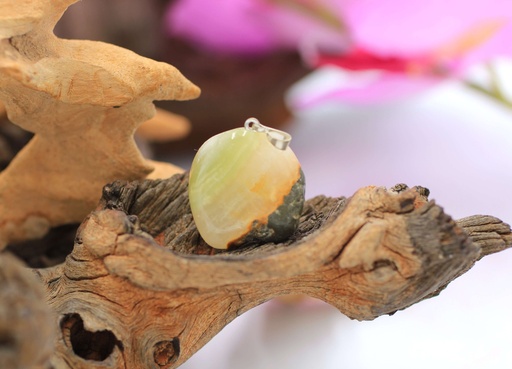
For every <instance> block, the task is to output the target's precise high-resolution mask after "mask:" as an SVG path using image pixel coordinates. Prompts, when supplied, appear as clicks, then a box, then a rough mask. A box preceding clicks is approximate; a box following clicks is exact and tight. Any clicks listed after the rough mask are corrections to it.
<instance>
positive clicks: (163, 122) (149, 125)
mask: <svg viewBox="0 0 512 369" xmlns="http://www.w3.org/2000/svg"><path fill="white" fill-rule="evenodd" d="M189 132H190V121H189V120H188V119H187V118H185V117H184V116H182V115H178V114H173V113H171V112H168V111H165V110H163V109H158V108H157V109H156V114H155V116H154V117H153V118H151V119H149V120H147V121H145V122H144V123H142V124H141V125H140V126H139V127H138V128H137V132H136V133H137V135H139V136H140V137H142V138H143V139H145V140H147V141H151V142H167V141H175V140H179V139H181V138H184V137H185V136H187V135H188V133H189Z"/></svg>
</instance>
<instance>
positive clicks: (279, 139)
mask: <svg viewBox="0 0 512 369" xmlns="http://www.w3.org/2000/svg"><path fill="white" fill-rule="evenodd" d="M244 127H245V129H247V130H249V131H255V132H261V133H263V132H265V133H266V134H267V139H268V141H269V142H270V143H271V144H272V145H273V146H274V147H275V148H276V149H279V150H286V148H287V147H288V145H289V144H290V141H291V140H292V136H291V135H290V134H288V133H286V132H284V131H280V130H278V129H274V128H270V127H267V126H264V125H263V124H261V123H260V121H259V120H258V119H256V118H249V119H247V120H246V121H245V124H244Z"/></svg>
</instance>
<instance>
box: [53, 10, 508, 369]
mask: <svg viewBox="0 0 512 369" xmlns="http://www.w3.org/2000/svg"><path fill="white" fill-rule="evenodd" d="M511 20H512V3H511V2H510V1H507V0H502V1H498V0H485V1H483V0H473V1H470V2H468V1H463V0H452V1H450V2H447V1H441V0H432V1H425V0H422V1H419V0H408V1H406V0H385V1H376V0H357V1H356V0H219V1H207V0H174V1H163V0H144V1H143V0H108V1H105V0H86V1H80V2H78V3H76V4H75V5H73V6H71V7H70V9H69V10H68V12H67V13H66V14H65V15H64V17H63V18H62V20H61V21H60V23H59V24H58V26H57V29H56V33H57V34H58V35H60V36H62V37H66V38H77V39H92V40H101V41H106V42H109V43H113V44H116V45H120V46H123V47H126V48H128V49H131V50H133V51H135V52H137V53H139V54H141V55H144V56H147V57H151V58H153V59H157V60H162V61H165V62H167V63H170V64H172V65H174V66H176V67H177V68H178V69H180V70H181V71H182V73H183V74H184V75H185V76H186V77H187V78H189V79H190V80H191V81H193V82H194V83H196V84H197V85H198V86H199V87H201V89H202V95H201V97H200V98H199V99H198V100H196V101H189V102H157V106H159V107H161V108H163V109H166V110H168V111H171V112H173V113H176V114H179V115H181V116H183V117H184V119H182V120H181V121H180V124H189V123H190V133H189V134H188V136H187V137H185V138H183V139H181V140H179V141H176V140H174V141H171V142H166V140H167V139H166V138H165V137H162V138H161V139H159V138H158V137H155V136H154V135H153V136H152V137H150V138H147V137H144V135H142V134H141V136H140V137H139V138H138V140H139V142H140V144H141V146H142V147H143V148H144V150H145V152H146V154H147V155H151V156H153V157H155V158H157V159H159V160H166V161H170V162H173V163H175V164H178V165H181V166H182V167H184V168H188V167H189V166H190V164H191V162H192V158H193V155H194V150H195V149H197V148H198V147H199V146H200V145H201V143H202V142H203V141H204V140H206V139H207V138H209V137H210V136H212V135H213V134H216V133H219V132H221V131H224V130H226V129H229V128H232V127H238V126H241V125H242V124H243V122H244V121H245V119H246V118H248V117H251V116H255V117H257V118H259V119H260V121H261V122H262V123H263V124H265V125H269V126H273V127H279V128H281V129H284V130H287V131H288V132H290V133H291V134H292V136H293V141H292V148H293V150H294V151H295V153H296V154H297V156H298V158H299V160H300V161H301V163H302V165H303V170H304V172H305V174H306V179H307V197H308V198H309V197H312V196H315V195H318V194H326V195H329V196H342V195H343V196H350V195H352V194H353V193H354V192H355V191H356V190H357V189H358V188H360V187H363V186H367V185H378V186H386V187H390V186H393V185H395V184H396V183H401V182H403V183H407V184H409V185H410V186H414V185H422V186H425V187H427V188H429V189H430V191H431V198H433V199H434V200H435V201H436V202H437V203H438V204H440V205H441V206H443V207H444V209H445V211H446V212H447V213H448V214H450V215H451V216H453V217H454V218H455V219H458V218H461V217H464V216H469V215H473V214H490V215H494V216H497V217H499V218H501V219H502V220H504V221H505V222H508V223H510V222H512V204H511V201H510V193H511V190H512V163H511V160H512V62H511V59H510V58H511V57H512V45H511V42H510V40H512V23H511ZM183 122H189V123H183ZM157 136H158V135H157ZM510 265H512V252H511V251H510V250H508V251H506V252H502V253H500V254H498V255H493V256H489V257H487V258H485V259H483V260H481V261H480V262H478V263H477V265H476V266H475V267H474V268H473V269H471V270H470V271H469V272H468V273H467V274H465V275H463V276H462V277H460V278H458V279H457V280H455V281H454V282H452V283H451V284H450V286H449V287H448V288H447V289H446V290H445V291H443V292H442V293H441V295H440V296H438V297H436V298H433V299H431V300H427V301H423V302H421V303H420V304H417V305H415V306H413V307H411V308H409V309H407V310H405V311H401V312H397V313H396V314H395V315H393V316H391V317H388V316H385V317H380V318H378V319H376V320H375V321H372V322H355V321H350V320H349V319H348V318H346V317H344V316H343V315H341V314H340V313H339V312H338V311H336V310H335V309H333V308H332V307H330V306H327V305H325V304H323V303H321V302H318V301H314V300H307V301H302V302H301V303H295V304H286V303H284V302H281V301H271V302H269V303H267V304H264V305H262V306H260V307H258V308H256V309H253V310H252V311H250V312H248V313H246V314H245V315H243V316H241V317H239V318H238V319H237V320H236V321H235V322H233V323H232V324H230V325H229V326H228V327H226V328H225V329H224V330H223V331H222V332H221V333H220V334H219V335H218V336H217V337H216V338H215V339H214V340H212V341H211V342H210V343H209V344H208V345H206V346H205V347H204V348H203V349H202V350H201V351H200V352H199V353H198V354H197V355H195V356H194V357H193V358H192V359H190V360H189V361H188V362H187V363H186V364H185V365H184V366H183V368H186V369H195V368H209V369H235V368H236V369H239V368H247V369H260V368H261V369H263V368H265V369H278V368H279V369H291V368H294V369H302V368H304V369H306V368H322V369H328V368H347V369H358V368H375V367H379V368H393V369H401V368H410V367H413V368H432V367H435V368H450V369H456V368H460V369H462V368H464V369H468V368H483V367H485V368H512V350H510V347H512V317H511V311H512V287H511V283H510V282H512V268H511V267H510Z"/></svg>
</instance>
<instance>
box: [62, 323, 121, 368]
mask: <svg viewBox="0 0 512 369" xmlns="http://www.w3.org/2000/svg"><path fill="white" fill-rule="evenodd" d="M61 331H62V335H63V337H64V342H65V343H66V345H67V346H68V347H69V346H71V348H72V349H73V352H74V353H75V355H77V356H80V357H81V358H83V359H85V360H94V361H103V360H105V359H107V358H108V357H109V356H110V355H111V354H112V352H114V347H115V346H116V344H117V345H118V346H119V347H120V348H121V349H122V345H121V343H120V342H119V341H118V340H117V338H116V336H115V335H114V334H113V333H112V332H111V331H109V330H103V331H97V332H90V331H88V330H86V329H85V328H84V321H83V320H82V317H81V316H80V315H79V314H68V315H66V316H64V318H63V319H62V321H61Z"/></svg>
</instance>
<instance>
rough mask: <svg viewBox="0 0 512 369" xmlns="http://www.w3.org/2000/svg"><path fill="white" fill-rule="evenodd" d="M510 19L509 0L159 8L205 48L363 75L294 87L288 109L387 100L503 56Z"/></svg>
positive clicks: (311, 0) (198, 1)
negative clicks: (279, 52) (292, 58)
mask: <svg viewBox="0 0 512 369" xmlns="http://www.w3.org/2000/svg"><path fill="white" fill-rule="evenodd" d="M511 21H512V1H510V0H470V1H468V0H449V1H446V0H219V1H216V2H204V1H202V0H178V1H177V2H176V3H175V5H174V6H172V7H170V9H169V12H168V14H167V24H168V31H169V32H170V33H171V34H174V35H179V36H181V37H185V38H187V39H189V40H191V41H192V42H194V43H196V44H197V45H199V46H201V47H204V48H207V49H210V50H217V51H220V52H228V53H236V54H243V55H254V54H262V53H267V52H271V51H274V50H276V49H296V50H299V51H300V52H301V53H302V55H303V57H304V60H305V61H306V63H307V64H308V65H310V66H311V68H312V69H313V68H320V67H323V66H326V65H333V66H336V67H338V68H340V69H341V70H344V71H348V72H349V75H350V76H353V77H354V78H356V79H357V80H360V79H361V75H365V74H366V73H367V72H368V71H371V72H372V73H373V74H372V78H367V83H365V84H361V83H359V82H358V83H355V84H354V83H348V84H340V85H338V86H331V87H330V88H328V89H324V90H315V91H308V92H307V93H302V94H295V95H294V96H292V98H291V104H292V106H294V107H296V108H305V107H308V106H311V105H315V104H318V103H320V102H324V101H326V100H330V99H338V100H340V99H341V100H343V101H345V102H354V103H364V102H375V101H382V100H386V99H394V98H396V97H400V96H404V95H409V94H411V93H414V92H418V91H422V90H424V89H425V88H427V87H429V86H432V85H435V84H437V83H439V82H440V81H442V80H444V79H446V78H461V76H462V75H463V73H464V72H465V71H466V70H467V68H468V67H469V66H471V65H474V64H476V63H481V62H485V61H487V60H489V59H491V58H493V57H497V56H510V55H511V54H512V45H511V41H510V40H512V22H511ZM375 73H376V74H375ZM349 82H350V81H349Z"/></svg>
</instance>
